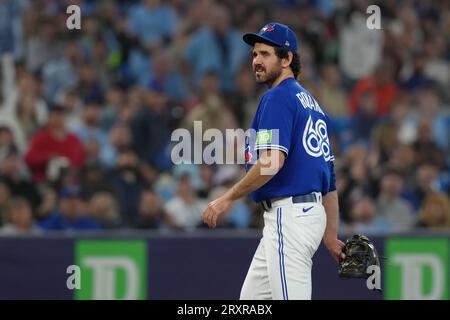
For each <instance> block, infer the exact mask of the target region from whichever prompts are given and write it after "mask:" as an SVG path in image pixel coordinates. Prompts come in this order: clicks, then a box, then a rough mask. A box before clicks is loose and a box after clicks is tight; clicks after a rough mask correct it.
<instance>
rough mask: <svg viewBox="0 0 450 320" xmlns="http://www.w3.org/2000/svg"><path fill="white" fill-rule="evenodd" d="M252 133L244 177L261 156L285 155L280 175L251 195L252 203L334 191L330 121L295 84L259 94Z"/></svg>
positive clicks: (289, 80)
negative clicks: (270, 151)
mask: <svg viewBox="0 0 450 320" xmlns="http://www.w3.org/2000/svg"><path fill="white" fill-rule="evenodd" d="M251 128H252V129H253V130H250V132H253V133H254V134H256V137H248V138H247V139H246V155H245V159H246V170H247V171H248V170H250V168H251V166H252V165H253V163H254V160H256V159H257V158H258V157H259V153H260V152H261V150H264V149H277V150H281V151H283V152H284V153H285V154H286V159H285V162H284V165H283V167H282V168H281V170H280V171H279V172H278V173H277V174H276V175H275V176H274V177H273V178H272V179H271V180H270V181H269V182H267V183H266V184H265V185H263V186H262V187H260V188H259V189H257V190H256V191H254V192H253V193H252V194H251V197H252V199H253V200H255V201H256V202H260V201H262V200H268V199H272V198H277V197H287V196H295V195H301V194H308V193H310V192H321V193H322V194H326V193H328V192H330V191H333V190H335V189H336V178H335V174H334V166H333V161H334V156H333V151H332V148H331V143H330V136H329V133H330V132H329V130H330V124H329V119H328V117H327V116H326V115H325V113H324V112H323V110H322V109H321V107H320V106H319V103H318V102H317V101H316V100H315V99H314V98H313V97H312V96H311V94H310V93H309V92H308V91H307V90H305V89H304V88H303V87H302V86H300V84H299V83H298V82H297V81H296V80H295V79H294V78H287V79H285V80H283V81H282V82H281V83H280V84H279V85H278V86H276V87H274V88H271V89H269V90H268V91H267V92H266V93H265V94H264V96H263V97H262V98H261V101H260V103H259V105H258V109H257V110H256V114H255V116H254V118H253V121H252V125H251ZM255 158H256V159H255ZM252 160H253V161H252Z"/></svg>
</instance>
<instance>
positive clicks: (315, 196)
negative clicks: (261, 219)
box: [261, 192, 322, 210]
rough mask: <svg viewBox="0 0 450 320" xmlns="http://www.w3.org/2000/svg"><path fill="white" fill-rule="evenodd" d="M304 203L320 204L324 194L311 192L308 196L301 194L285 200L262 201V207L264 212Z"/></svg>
mask: <svg viewBox="0 0 450 320" xmlns="http://www.w3.org/2000/svg"><path fill="white" fill-rule="evenodd" d="M304 202H319V203H322V193H320V192H311V193H308V194H301V195H297V196H292V197H284V198H274V199H269V200H264V201H261V205H262V207H263V208H264V210H269V209H272V208H273V207H277V206H281V205H289V204H293V203H304Z"/></svg>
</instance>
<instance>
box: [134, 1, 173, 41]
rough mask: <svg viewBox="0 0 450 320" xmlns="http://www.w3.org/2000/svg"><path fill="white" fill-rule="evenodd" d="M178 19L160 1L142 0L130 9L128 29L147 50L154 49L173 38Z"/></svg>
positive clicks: (171, 9)
mask: <svg viewBox="0 0 450 320" xmlns="http://www.w3.org/2000/svg"><path fill="white" fill-rule="evenodd" d="M177 21H178V17H177V15H176V12H175V11H174V10H173V8H172V7H171V6H168V5H166V4H164V3H162V1H160V0H143V1H142V2H141V3H138V4H134V5H132V6H131V7H130V10H129V14H128V28H129V30H130V31H131V33H132V34H135V35H136V36H137V37H138V38H139V40H140V41H141V42H142V43H143V44H144V45H145V46H147V47H148V48H149V49H156V48H158V47H159V46H162V45H163V44H165V43H167V42H168V41H169V40H170V38H171V37H172V36H173V34H174V32H175V30H176V26H177Z"/></svg>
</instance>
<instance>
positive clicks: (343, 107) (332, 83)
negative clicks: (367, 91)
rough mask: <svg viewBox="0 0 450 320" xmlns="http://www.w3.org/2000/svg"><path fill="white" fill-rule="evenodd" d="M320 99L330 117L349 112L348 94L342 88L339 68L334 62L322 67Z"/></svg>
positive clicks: (344, 114)
mask: <svg viewBox="0 0 450 320" xmlns="http://www.w3.org/2000/svg"><path fill="white" fill-rule="evenodd" d="M321 76H322V81H321V83H320V86H319V95H318V98H319V101H320V105H321V106H323V108H324V110H325V111H326V112H327V114H328V115H329V116H330V117H344V116H347V115H348V114H349V112H348V108H347V95H346V93H345V91H344V89H343V88H342V83H341V82H342V80H341V74H340V72H339V69H338V68H337V66H336V65H334V64H330V63H328V64H325V65H324V66H323V67H322V69H321Z"/></svg>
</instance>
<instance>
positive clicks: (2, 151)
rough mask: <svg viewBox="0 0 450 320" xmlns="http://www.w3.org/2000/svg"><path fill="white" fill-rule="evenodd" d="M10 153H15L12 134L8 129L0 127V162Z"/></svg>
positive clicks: (15, 147)
mask: <svg viewBox="0 0 450 320" xmlns="http://www.w3.org/2000/svg"><path fill="white" fill-rule="evenodd" d="M11 152H17V146H16V144H15V143H14V137H13V133H12V131H11V129H10V128H9V127H7V126H3V125H0V161H2V160H3V159H4V158H5V157H6V156H7V155H8V154H10V153H11Z"/></svg>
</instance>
